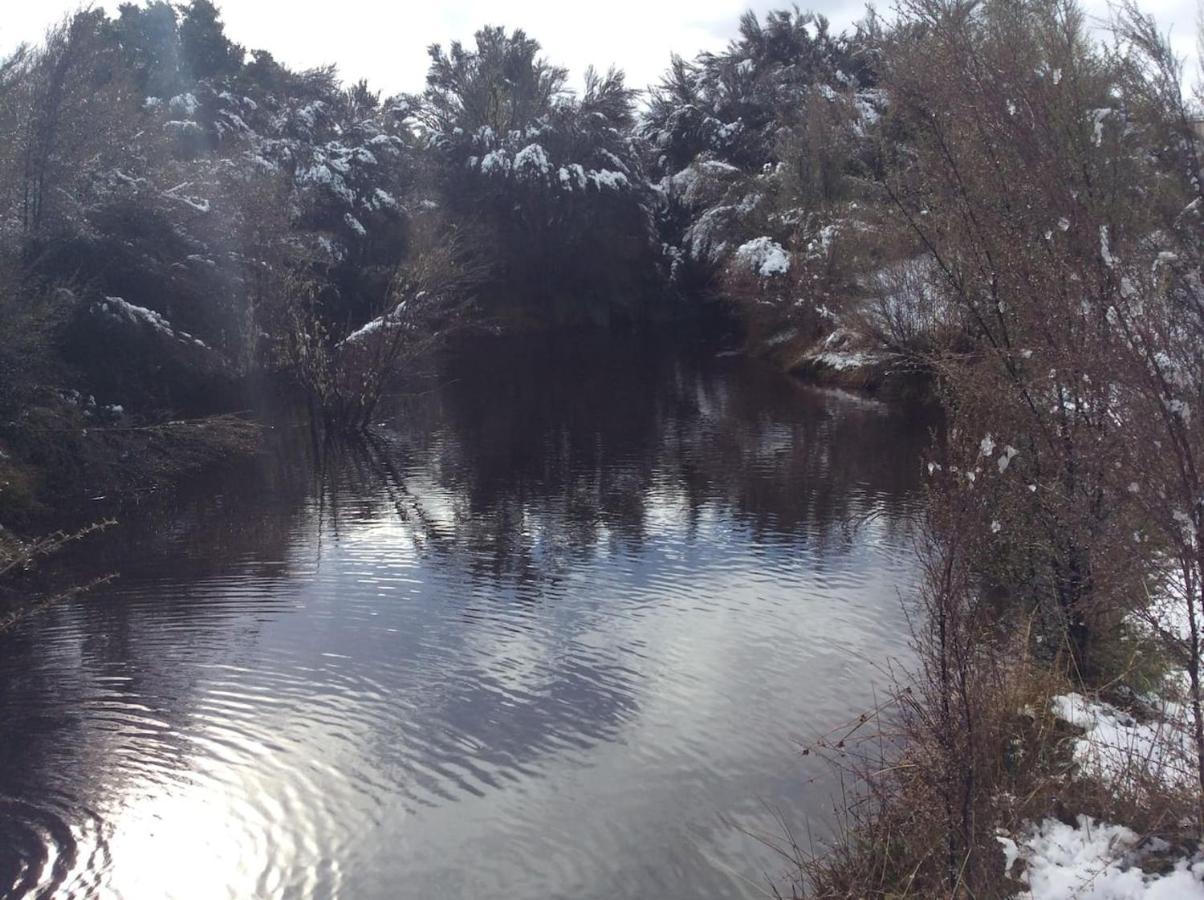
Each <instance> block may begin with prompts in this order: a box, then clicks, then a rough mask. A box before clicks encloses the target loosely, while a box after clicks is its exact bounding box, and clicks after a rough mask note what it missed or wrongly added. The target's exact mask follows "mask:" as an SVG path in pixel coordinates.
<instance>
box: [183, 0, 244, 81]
mask: <svg viewBox="0 0 1204 900" xmlns="http://www.w3.org/2000/svg"><path fill="white" fill-rule="evenodd" d="M243 56H244V51H243V48H242V47H240V46H239V45H238V44H235V43H234V42H233V41H231V40H230V39H229V38H227V37H226V35H225V29H224V26H223V25H222V20H221V18H220V16H219V15H218V11H217V7H216V6H214V5H213V4H212V3H211V2H209V0H191V2H190V3H189V4H188V5H187V6H185V7H183V10H182V15H181V17H180V66H181V68H182V69H183V71H184V73H185V75H186V76H187V77H189V78H190V79H191V80H193V81H200V80H201V79H205V78H216V79H221V78H227V77H230V76H233V75H236V74H237V73H238V71H239V69H240V68H241V67H242V61H243Z"/></svg>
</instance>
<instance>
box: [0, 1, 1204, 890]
mask: <svg viewBox="0 0 1204 900" xmlns="http://www.w3.org/2000/svg"><path fill="white" fill-rule="evenodd" d="M568 83H569V79H568V73H567V72H566V71H565V70H564V69H562V68H560V67H558V66H556V65H555V64H554V63H552V62H549V61H547V60H545V59H544V58H543V57H542V56H541V54H540V49H539V45H538V44H537V43H536V42H535V41H534V40H533V39H532V38H530V37H528V36H527V35H526V34H524V33H523V32H521V31H515V32H510V33H508V32H505V31H503V30H501V29H496V28H484V29H482V30H481V31H480V32H478V34H477V35H476V39H475V41H474V43H473V44H472V45H469V46H462V45H460V44H458V43H453V44H451V45H450V46H448V47H446V48H444V47H440V46H435V47H432V49H431V51H430V69H429V75H428V80H427V87H426V90H425V91H423V92H422V93H421V94H418V95H414V96H395V97H382V96H380V95H379V94H378V93H376V92H374V91H373V90H372V89H371V86H370V85H367V84H364V83H359V84H355V85H351V86H347V85H344V84H342V83H341V82H340V81H339V79H338V77H337V74H336V72H335V70H334V69H333V68H324V69H316V70H310V71H304V72H295V71H291V70H289V69H288V68H287V67H285V66H282V65H280V64H279V63H277V62H276V61H275V60H274V59H273V58H272V56H271V55H270V54H269V53H267V52H265V51H260V50H255V51H250V52H248V51H247V50H246V49H245V48H243V47H240V46H238V45H236V44H234V43H233V42H232V41H231V40H230V39H229V38H228V37H227V36H226V35H225V33H224V31H223V28H222V25H221V21H220V18H219V15H218V11H217V10H216V9H215V8H214V7H213V5H212V4H210V3H209V2H207V0H193V2H191V3H190V4H187V5H184V6H173V5H171V4H168V3H163V2H153V3H148V4H146V5H144V6H135V5H126V6H123V7H122V8H121V10H120V12H119V14H118V15H117V16H116V17H115V18H110V17H109V16H107V15H105V14H104V13H103V12H101V11H97V10H92V11H86V12H81V13H79V14H77V15H75V16H73V17H71V18H70V19H69V20H67V21H66V22H64V23H63V24H62V25H61V26H59V27H57V28H55V29H53V30H52V31H51V32H50V33H49V34H48V35H47V36H46V37H45V39H44V40H43V41H42V42H40V43H38V44H37V45H33V46H30V47H27V48H24V49H22V50H20V51H18V52H17V53H16V54H14V55H13V56H12V57H11V58H9V59H7V60H5V61H4V62H3V63H2V64H0V482H3V488H2V489H0V518H4V519H6V520H7V521H9V522H20V521H22V519H23V517H30V516H32V515H33V514H34V513H35V512H36V511H37V510H38V509H39V507H43V508H44V507H46V506H48V505H49V506H53V505H54V504H56V503H58V502H60V501H61V499H62V498H63V497H64V496H68V495H69V496H71V497H74V498H76V499H78V498H79V497H81V496H88V495H90V494H92V493H102V492H107V491H113V492H117V493H119V492H121V491H122V490H128V489H130V488H132V487H134V486H137V485H139V484H144V483H146V481H147V480H148V478H151V479H153V478H154V477H155V476H158V475H162V476H163V477H166V476H167V474H169V472H170V470H171V468H172V466H173V465H180V464H181V461H183V462H185V463H187V464H189V465H197V464H200V463H202V462H205V461H207V460H210V459H212V458H214V457H216V456H218V455H220V454H221V453H223V452H227V451H228V450H229V448H230V446H231V445H244V444H246V443H249V442H252V441H253V437H252V436H251V435H249V434H248V432H247V429H248V427H249V426H248V425H247V423H246V422H244V421H242V420H241V419H236V418H230V417H229V416H227V417H225V418H216V419H215V418H207V419H202V420H201V421H199V422H192V423H189V422H183V423H182V422H179V421H177V420H178V419H180V418H181V417H190V418H191V417H200V416H210V417H212V416H214V415H215V414H219V413H227V414H228V413H231V412H233V411H237V410H240V409H242V408H243V407H244V406H245V405H246V402H247V401H246V397H247V396H248V394H247V391H248V387H249V386H251V385H262V384H265V383H271V384H273V385H279V384H284V385H289V386H291V387H292V388H294V389H297V390H298V392H299V393H300V394H301V395H302V396H304V397H305V398H307V399H308V401H309V404H310V408H311V410H312V411H313V414H314V420H315V421H318V422H320V423H322V424H323V425H325V426H326V427H328V428H332V429H335V430H340V431H359V430H362V429H364V428H365V427H366V426H367V425H369V424H370V423H371V422H372V415H373V412H374V410H375V409H376V406H377V402H378V400H379V399H380V397H381V394H382V392H383V391H384V390H385V388H386V386H387V385H388V383H389V381H390V379H391V378H393V377H394V376H395V375H396V374H398V373H399V372H404V371H407V370H409V369H412V368H413V367H414V366H416V365H417V364H418V362H419V361H420V360H421V359H422V358H424V357H425V356H427V355H428V354H429V353H430V352H431V351H433V350H435V349H436V348H438V347H440V346H441V345H442V344H443V343H444V342H445V341H446V339H447V338H449V337H450V336H452V335H454V334H457V333H459V332H461V331H463V330H465V329H470V328H471V329H478V330H482V329H483V330H494V331H520V330H532V329H557V328H566V327H571V326H584V325H605V326H624V327H644V326H651V325H657V326H666V325H668V326H675V325H678V324H680V323H681V322H683V321H688V320H690V319H702V318H708V317H714V316H716V315H717V314H719V315H721V316H722V317H723V320H724V321H725V323H726V324H728V325H729V326H730V327H731V328H732V329H733V333H734V334H736V335H738V336H739V339H740V340H742V341H743V345H744V346H745V347H746V348H747V349H748V350H749V351H750V352H757V353H761V354H763V355H766V356H769V357H771V358H772V359H774V360H775V361H776V362H777V363H779V364H780V365H781V366H783V367H784V368H788V369H805V370H807V371H809V372H811V373H817V374H827V375H828V376H831V375H833V374H835V375H838V376H843V377H845V378H846V379H850V380H855V379H857V378H862V376H861V375H858V374H857V373H861V372H864V371H866V370H868V369H873V368H877V369H878V370H882V369H884V368H886V369H906V370H908V371H910V372H922V373H923V374H924V375H925V377H926V378H927V384H928V385H929V387H930V389H931V392H932V394H933V395H934V396H935V397H936V398H937V399H939V401H940V402H941V405H942V407H943V409H944V411H945V415H946V421H947V425H948V429H947V436H948V440H947V441H946V442H945V444H944V446H943V447H942V452H941V454H940V455H939V457H938V458H934V459H933V461H932V463H931V466H930V468H929V474H930V476H931V477H930V500H931V502H930V503H929V514H928V533H929V538H930V540H929V542H928V544H927V547H926V554H927V555H926V561H927V562H928V564H929V565H928V571H927V576H928V577H927V581H926V584H925V587H924V590H923V591H922V600H923V611H924V616H921V617H919V619H918V621H921V622H922V624H919V625H918V626H917V649H918V650H919V652H920V660H921V671H920V673H919V676H918V680H917V686H918V689H917V690H911V691H907V692H901V694H900V697H899V698H898V699H899V703H900V706H901V709H902V715H901V718H902V723H903V725H904V726H905V730H906V732H907V738H908V741H907V742H906V746H907V747H908V750H906V751H905V753H904V756H905V759H904V761H903V763H902V764H899V765H893V763H894V762H895V761H891V765H889V766H884V767H883V768H882V771H884V772H885V771H889V772H890V773H892V774H891V775H890V777H889V778H888V779H885V780H881V779H880V780H878V781H872V782H871V799H873V800H874V801H875V802H874V803H871V804H870V805H869V806H868V807H866V808H868V809H872V813H870V814H867V815H866V816H865V818H864V819H860V820H857V821H856V823H855V824H856V828H855V829H854V832H853V834H852V835H851V839H850V841H849V842H848V843H847V845H845V846H844V847H843V848H841V849H840V852H837V853H835V854H832V855H829V856H827V857H825V858H824V860H825V861H824V862H822V863H820V864H817V865H813V866H811V867H810V871H809V878H810V879H811V882H810V883H811V886H812V887H813V888H815V889H816V890H818V891H820V893H821V894H826V895H832V896H858V897H863V896H896V895H904V894H910V895H914V896H997V895H999V893H998V886H999V885H1000V884H1002V883H1004V880H1003V879H1004V875H1003V873H1002V861H1001V853H1000V852H999V845H998V842H997V840H996V831H997V829H1000V828H1002V829H1005V830H1010V831H1011V832H1012V833H1015V831H1016V829H1017V828H1019V827H1020V825H1019V824H1018V823H1022V822H1028V821H1034V820H1037V819H1039V818H1040V817H1041V816H1042V815H1044V814H1045V813H1046V812H1047V809H1046V807H1047V805H1048V803H1049V797H1050V795H1051V793H1052V788H1051V787H1050V785H1051V784H1055V783H1059V779H1061V780H1063V781H1064V780H1066V778H1067V777H1068V773H1069V772H1070V767H1069V766H1068V765H1067V763H1066V760H1065V758H1064V757H1065V752H1064V751H1065V747H1064V746H1062V745H1057V746H1051V743H1050V742H1051V741H1052V740H1053V739H1052V738H1051V737H1050V735H1051V734H1055V735H1056V728H1055V727H1054V726H1053V725H1051V723H1050V717H1049V716H1047V715H1046V714H1045V712H1046V711H1047V710H1048V709H1049V708H1050V699H1051V696H1052V694H1051V692H1054V693H1056V691H1058V690H1062V691H1065V690H1069V689H1101V690H1107V691H1109V692H1110V693H1109V694H1108V696H1109V697H1110V698H1111V699H1112V700H1114V701H1116V702H1121V701H1122V700H1123V699H1124V697H1127V698H1128V700H1126V701H1125V702H1127V703H1128V708H1130V710H1131V711H1132V712H1133V714H1134V715H1137V716H1140V715H1143V714H1145V713H1142V712H1141V711H1140V710H1138V709H1137V706H1138V703H1137V700H1136V699H1135V698H1138V696H1139V694H1140V693H1141V692H1142V691H1144V690H1146V689H1147V688H1148V687H1149V678H1150V677H1152V676H1151V675H1150V673H1151V672H1152V671H1154V669H1152V668H1151V665H1150V660H1160V661H1161V665H1162V666H1163V669H1162V672H1163V674H1166V673H1167V672H1177V673H1181V674H1183V675H1184V678H1185V682H1184V684H1185V687H1184V689H1183V693H1182V696H1181V699H1182V700H1183V701H1184V708H1185V709H1186V710H1188V713H1189V715H1188V718H1187V721H1188V725H1187V726H1186V727H1187V731H1188V734H1187V735H1186V746H1187V747H1188V748H1189V752H1188V753H1187V756H1188V757H1189V758H1188V759H1187V761H1186V765H1187V768H1188V770H1189V771H1190V772H1191V775H1192V778H1191V784H1190V785H1188V787H1187V788H1184V786H1183V785H1182V784H1176V785H1175V786H1173V787H1168V786H1167V784H1166V783H1165V782H1162V781H1158V780H1157V779H1154V780H1150V781H1140V780H1137V781H1135V780H1132V779H1131V780H1129V781H1127V782H1126V783H1125V784H1124V785H1123V790H1122V789H1118V788H1117V787H1116V786H1115V785H1105V784H1100V783H1098V779H1097V781H1096V782H1092V781H1091V780H1090V779H1087V780H1086V781H1079V782H1076V783H1078V784H1079V785H1080V787H1078V788H1076V789H1074V790H1073V791H1069V790H1068V791H1066V792H1064V793H1063V795H1062V796H1061V797H1060V799H1059V803H1060V804H1062V805H1063V808H1064V809H1066V810H1069V813H1075V812H1089V813H1091V814H1092V815H1095V816H1100V817H1107V818H1109V819H1110V820H1112V821H1124V822H1126V823H1128V824H1131V825H1133V827H1135V828H1136V829H1137V830H1138V831H1139V832H1141V833H1143V834H1158V835H1160V836H1162V837H1164V838H1165V840H1166V842H1167V843H1168V846H1178V847H1183V846H1185V842H1186V841H1187V840H1188V837H1190V836H1192V835H1194V836H1195V837H1196V838H1198V837H1199V835H1200V834H1201V833H1204V712H1202V710H1201V700H1202V695H1204V687H1202V685H1201V680H1202V676H1201V669H1200V663H1201V653H1200V648H1201V642H1200V628H1201V623H1202V622H1204V618H1202V616H1204V549H1202V547H1204V545H1202V544H1201V541H1200V539H1199V533H1200V529H1201V527H1204V500H1202V499H1201V498H1204V483H1202V482H1201V478H1202V477H1204V476H1202V475H1201V472H1202V471H1204V294H1202V291H1204V288H1202V284H1204V278H1202V268H1201V261H1202V259H1204V246H1202V241H1204V223H1202V222H1201V215H1202V214H1204V193H1202V190H1204V188H1202V187H1201V185H1202V184H1204V181H1202V180H1201V179H1202V178H1204V173H1201V125H1200V121H1201V120H1200V113H1199V104H1198V102H1197V103H1195V104H1193V102H1192V101H1190V100H1189V99H1188V98H1185V97H1184V94H1183V87H1182V85H1183V78H1182V65H1181V63H1180V61H1179V60H1177V59H1176V58H1175V57H1174V55H1173V54H1172V53H1171V51H1170V49H1169V46H1168V44H1167V43H1166V41H1165V39H1164V38H1163V36H1162V35H1160V33H1159V32H1158V30H1157V28H1156V27H1155V25H1154V23H1153V22H1152V20H1150V19H1148V18H1146V17H1144V16H1143V15H1142V14H1141V13H1140V12H1139V11H1138V9H1137V8H1136V7H1134V6H1132V5H1123V4H1122V5H1121V6H1120V7H1119V8H1118V9H1117V10H1116V12H1115V16H1114V20H1113V22H1112V23H1111V26H1110V28H1108V29H1106V33H1101V32H1100V31H1098V30H1096V29H1093V28H1091V27H1089V26H1088V24H1087V23H1086V21H1085V19H1084V16H1083V14H1082V12H1081V10H1080V9H1079V8H1078V7H1077V5H1076V4H1075V3H1074V2H1072V0H1019V2H1017V0H904V2H903V3H902V4H901V5H900V8H899V10H898V11H897V13H896V15H895V16H894V18H893V19H892V20H891V21H890V22H886V21H883V20H882V19H879V18H878V17H877V16H875V15H874V14H873V13H872V12H871V13H868V14H867V16H866V17H865V19H864V20H863V21H862V22H861V24H859V25H858V26H857V27H855V28H854V29H852V31H851V32H849V33H845V34H839V35H837V34H833V33H832V32H831V31H830V29H829V27H828V24H827V23H826V22H825V20H824V19H823V18H822V17H820V16H816V15H813V14H810V13H804V12H800V11H799V10H797V9H793V10H790V11H782V12H773V13H770V14H768V15H766V16H764V17H762V18H758V17H756V16H754V15H752V14H748V15H746V16H745V17H743V18H742V19H741V21H740V22H739V24H738V34H737V36H736V37H735V39H734V40H733V41H732V42H731V43H730V45H729V46H728V47H727V49H726V50H724V51H723V52H721V53H717V54H702V55H699V56H697V57H696V58H694V59H692V60H687V59H684V58H675V59H673V60H672V62H671V64H670V66H669V69H668V71H667V73H666V75H665V77H664V79H663V81H662V82H661V83H660V84H659V85H657V86H654V87H653V88H652V89H651V90H649V91H648V92H647V93H646V94H644V95H641V94H640V93H638V92H637V91H635V90H633V87H632V86H631V85H628V84H627V83H626V81H625V79H624V77H623V75H622V73H621V72H618V71H610V72H607V73H605V74H602V73H599V72H595V71H590V72H589V73H587V74H586V76H585V79H584V89H583V90H582V91H580V92H579V93H574V92H571V91H570V90H569V89H568ZM862 383H865V381H864V379H863V381H862ZM882 452H884V453H889V452H890V449H889V448H883V451H882ZM4 534H5V535H6V534H7V533H4ZM40 546H43V545H38V544H22V543H20V542H17V541H15V540H11V539H9V538H8V537H7V536H6V537H5V540H4V541H3V542H2V543H0V574H3V573H4V571H5V566H4V563H3V562H2V560H4V559H6V558H7V559H19V560H21V562H22V563H24V562H26V561H27V560H28V557H29V555H30V554H34V553H36V552H38V548H39V547H40ZM45 546H54V543H53V542H52V543H51V544H50V545H45ZM1168 612H1169V614H1170V619H1169V620H1168V618H1167V614H1168ZM1001 622H1002V623H1003V625H1002V626H1001ZM1139 657H1140V661H1141V664H1140V665H1138V664H1137V663H1135V660H1137V659H1138V658H1139ZM1155 668H1156V667H1155ZM1143 678H1144V679H1146V681H1144V682H1141V681H1140V679H1143ZM1139 682H1140V683H1139ZM1118 686H1119V687H1118ZM1120 688H1123V689H1124V691H1127V692H1128V693H1127V694H1125V693H1124V691H1122V690H1120ZM1021 707H1023V708H1026V709H1033V710H1037V713H1036V714H1034V716H1032V717H1017V715H1016V713H1015V711H1016V709H1018V708H1021ZM1021 719H1023V721H1021ZM1063 744H1064V741H1063ZM842 749H843V748H842ZM1016 753H1020V754H1027V755H1026V756H1025V759H1026V763H1025V765H1024V766H1023V767H1017V766H1016V765H1015V756H1014V754H1016ZM1059 753H1061V756H1059ZM1042 779H1045V780H1044V781H1043V780H1042ZM1082 784H1094V785H1095V787H1094V788H1090V789H1089V788H1085V787H1082ZM1096 788H1098V789H1096ZM1008 798H1010V799H1008ZM1168 810H1170V811H1171V812H1169V813H1168V812H1166V811H1168ZM1148 811H1160V812H1159V814H1158V815H1154V814H1152V813H1150V814H1147V812H1148Z"/></svg>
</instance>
